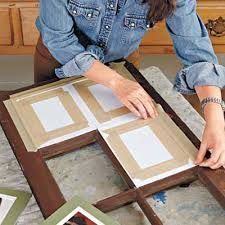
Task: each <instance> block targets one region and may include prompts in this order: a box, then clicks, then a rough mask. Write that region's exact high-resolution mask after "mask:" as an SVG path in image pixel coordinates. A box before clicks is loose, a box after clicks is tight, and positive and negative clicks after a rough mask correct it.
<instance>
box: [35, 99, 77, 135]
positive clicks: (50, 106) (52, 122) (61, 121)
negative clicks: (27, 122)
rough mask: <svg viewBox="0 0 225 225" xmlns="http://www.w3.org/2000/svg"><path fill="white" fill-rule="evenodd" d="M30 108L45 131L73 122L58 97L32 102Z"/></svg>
mask: <svg viewBox="0 0 225 225" xmlns="http://www.w3.org/2000/svg"><path fill="white" fill-rule="evenodd" d="M31 106H32V108H33V110H34V112H35V113H36V115H37V117H38V118H39V120H40V122H41V124H42V126H43V127H44V129H45V131H46V132H50V131H53V130H56V129H59V128H62V127H66V126H69V125H71V124H73V123H74V121H73V120H72V118H71V117H70V115H69V114H68V112H67V111H66V109H65V108H64V106H63V104H62V102H61V101H60V99H59V97H53V98H49V99H46V100H43V101H39V102H36V103H33V104H32V105H31Z"/></svg>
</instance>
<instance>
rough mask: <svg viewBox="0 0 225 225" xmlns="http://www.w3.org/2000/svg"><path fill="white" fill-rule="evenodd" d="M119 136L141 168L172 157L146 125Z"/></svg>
mask: <svg viewBox="0 0 225 225" xmlns="http://www.w3.org/2000/svg"><path fill="white" fill-rule="evenodd" d="M120 138H121V139H122V141H123V143H124V144H125V145H126V147H127V149H128V150H129V152H130V153H131V155H132V156H133V158H134V159H135V160H136V162H137V163H138V165H139V166H140V168H142V169H145V168H148V167H152V166H155V165H157V164H160V163H163V162H165V161H168V160H171V159H173V156H172V155H171V154H170V153H169V152H168V151H167V149H166V148H165V146H164V145H163V144H162V143H161V142H160V140H159V139H158V138H157V136H156V135H155V134H154V132H153V131H152V130H151V129H150V127H148V126H144V127H141V128H138V129H135V130H132V131H129V132H127V133H124V134H121V135H120Z"/></svg>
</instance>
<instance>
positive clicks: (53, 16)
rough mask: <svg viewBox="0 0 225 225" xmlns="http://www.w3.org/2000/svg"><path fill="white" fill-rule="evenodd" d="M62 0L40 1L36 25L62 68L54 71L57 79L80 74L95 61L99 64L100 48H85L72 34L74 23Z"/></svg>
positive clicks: (101, 57)
mask: <svg viewBox="0 0 225 225" xmlns="http://www.w3.org/2000/svg"><path fill="white" fill-rule="evenodd" d="M66 4H67V1H65V0H40V15H39V18H38V19H37V22H36V25H37V27H38V29H39V30H40V32H41V36H42V40H43V43H44V45H45V46H46V47H47V48H48V50H49V51H50V53H51V54H52V56H53V57H54V58H55V59H56V60H57V61H58V62H59V63H60V64H61V65H62V67H60V68H56V70H55V73H56V76H58V77H59V78H64V77H70V76H77V75H82V74H84V73H85V72H86V71H87V70H88V69H89V68H90V67H91V65H92V63H93V62H94V60H95V59H97V60H103V58H104V55H103V51H102V49H101V48H100V47H98V46H95V45H93V46H92V45H90V46H88V47H87V48H85V47H84V46H83V45H82V44H80V42H79V39H78V37H77V36H76V35H75V33H74V21H73V18H72V17H71V15H70V14H69V12H68V10H67V5H66Z"/></svg>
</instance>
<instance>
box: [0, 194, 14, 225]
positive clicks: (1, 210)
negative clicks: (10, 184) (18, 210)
mask: <svg viewBox="0 0 225 225" xmlns="http://www.w3.org/2000/svg"><path fill="white" fill-rule="evenodd" d="M0 198H2V202H1V205H0V224H2V222H3V221H4V219H5V217H6V216H7V214H8V212H9V210H10V209H11V207H12V206H13V204H14V202H15V201H16V197H14V196H9V195H3V194H0Z"/></svg>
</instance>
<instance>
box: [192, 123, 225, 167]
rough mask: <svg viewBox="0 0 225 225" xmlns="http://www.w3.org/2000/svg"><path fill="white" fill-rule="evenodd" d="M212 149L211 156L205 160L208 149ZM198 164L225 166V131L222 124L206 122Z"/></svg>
mask: <svg viewBox="0 0 225 225" xmlns="http://www.w3.org/2000/svg"><path fill="white" fill-rule="evenodd" d="M209 149H210V150H211V157H210V158H209V159H207V160H203V159H204V157H205V154H206V152H207V150H209ZM196 164H198V165H199V166H203V167H210V168H211V169H218V168H220V167H221V166H225V133H224V125H223V123H222V124H209V125H208V124H206V126H205V130H204V133H203V137H202V143H201V147H200V150H199V152H198V155H197V159H196Z"/></svg>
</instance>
